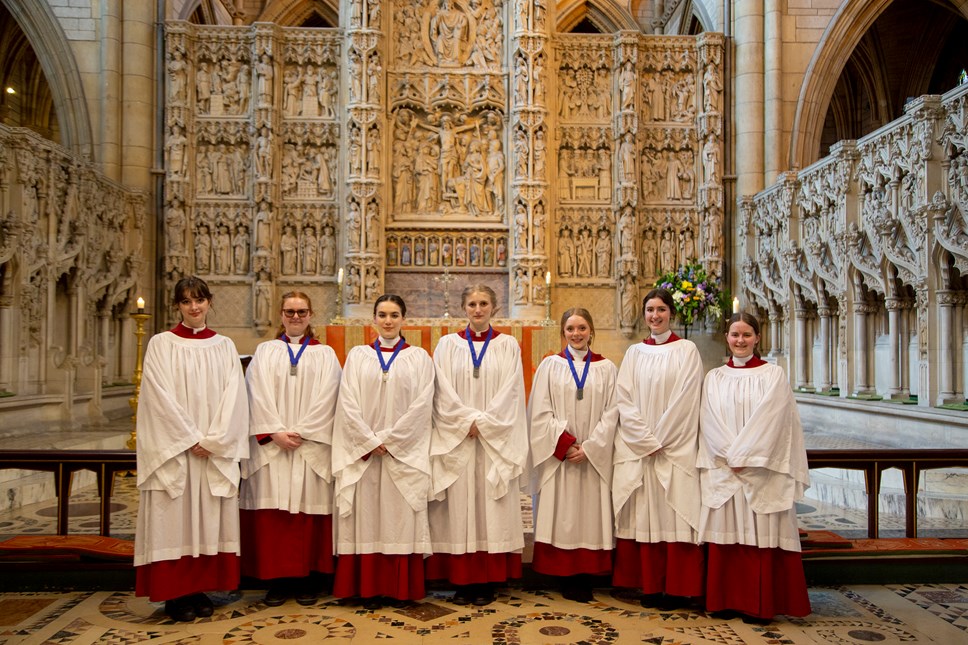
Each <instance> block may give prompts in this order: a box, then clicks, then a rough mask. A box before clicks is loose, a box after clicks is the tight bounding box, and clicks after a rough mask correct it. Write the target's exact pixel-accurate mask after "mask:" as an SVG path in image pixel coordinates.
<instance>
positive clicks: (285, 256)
mask: <svg viewBox="0 0 968 645" xmlns="http://www.w3.org/2000/svg"><path fill="white" fill-rule="evenodd" d="M298 249H299V240H298V239H297V238H296V233H295V231H294V229H293V227H292V225H287V226H286V228H285V230H284V232H283V234H282V237H281V238H280V239H279V254H280V255H281V257H282V265H281V266H282V273H283V274H285V275H295V274H296V272H297V270H298V269H297V267H298V264H297V255H296V254H297V252H298Z"/></svg>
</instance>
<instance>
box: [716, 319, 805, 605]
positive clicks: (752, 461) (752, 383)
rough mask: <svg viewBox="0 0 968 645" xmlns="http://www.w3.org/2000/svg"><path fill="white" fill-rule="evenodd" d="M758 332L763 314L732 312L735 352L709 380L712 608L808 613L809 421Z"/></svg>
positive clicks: (731, 344)
mask: <svg viewBox="0 0 968 645" xmlns="http://www.w3.org/2000/svg"><path fill="white" fill-rule="evenodd" d="M759 338H760V330H759V323H758V322H757V320H756V319H755V318H753V317H752V316H750V315H749V314H747V313H737V314H733V316H732V318H730V320H729V324H728V327H727V332H726V342H727V344H728V345H729V350H730V353H731V354H732V358H730V360H729V363H727V364H726V365H724V366H723V367H718V368H716V369H714V370H711V371H710V372H709V374H707V375H706V380H705V383H704V384H703V398H702V411H701V413H700V441H699V459H698V465H699V472H700V479H701V482H702V515H701V519H700V526H699V532H700V538H701V539H702V540H703V541H704V542H706V543H707V545H708V549H709V556H708V559H709V568H708V581H707V584H706V608H707V610H709V611H714V612H715V611H738V612H740V613H741V614H743V615H744V617H745V619H746V620H747V621H750V622H761V621H768V620H769V619H771V618H772V617H773V616H774V615H776V614H787V615H789V616H806V615H807V614H809V613H810V600H809V598H808V596H807V585H806V581H805V579H804V574H803V564H802V562H801V560H800V537H799V530H798V527H797V516H796V508H795V504H794V503H795V501H796V500H797V499H799V498H800V497H801V496H802V495H803V492H804V490H806V488H807V487H808V486H809V475H808V466H807V454H806V450H805V448H804V444H803V429H802V428H801V426H800V415H799V413H798V411H797V405H796V401H795V400H794V398H793V392H792V391H791V390H790V384H789V382H788V381H787V378H786V375H785V374H784V372H783V370H782V369H781V368H779V367H777V366H776V365H771V364H770V363H766V362H765V361H763V360H762V359H760V357H759V356H758V355H757V354H756V352H755V348H756V344H757V342H758V341H759Z"/></svg>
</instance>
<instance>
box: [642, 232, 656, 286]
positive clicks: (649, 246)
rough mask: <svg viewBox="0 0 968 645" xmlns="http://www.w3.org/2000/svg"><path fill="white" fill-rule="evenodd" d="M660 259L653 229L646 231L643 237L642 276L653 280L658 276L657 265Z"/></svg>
mask: <svg viewBox="0 0 968 645" xmlns="http://www.w3.org/2000/svg"><path fill="white" fill-rule="evenodd" d="M658 259H659V246H658V240H656V239H655V231H654V230H653V229H652V228H647V229H645V235H644V236H643V237H642V275H643V276H645V277H646V278H651V277H653V276H655V275H656V274H657V271H656V267H655V263H656V260H658Z"/></svg>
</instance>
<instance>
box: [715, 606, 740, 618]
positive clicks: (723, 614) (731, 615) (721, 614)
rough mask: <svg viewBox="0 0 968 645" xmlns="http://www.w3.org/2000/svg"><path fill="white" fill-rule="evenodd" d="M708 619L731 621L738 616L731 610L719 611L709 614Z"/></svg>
mask: <svg viewBox="0 0 968 645" xmlns="http://www.w3.org/2000/svg"><path fill="white" fill-rule="evenodd" d="M709 617H710V618H715V619H717V620H732V619H734V618H738V617H739V614H737V613H736V612H735V611H733V610H732V609H720V610H719V611H711V612H709Z"/></svg>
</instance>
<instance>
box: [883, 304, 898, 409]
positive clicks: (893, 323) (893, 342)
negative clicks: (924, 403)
mask: <svg viewBox="0 0 968 645" xmlns="http://www.w3.org/2000/svg"><path fill="white" fill-rule="evenodd" d="M884 306H885V307H886V308H887V340H888V343H889V349H888V355H887V379H888V380H887V392H888V395H889V396H890V397H891V398H892V399H897V398H900V395H901V371H900V370H901V303H900V301H899V300H898V299H897V298H887V299H886V300H885V302H884Z"/></svg>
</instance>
